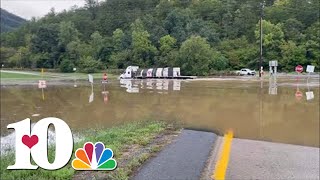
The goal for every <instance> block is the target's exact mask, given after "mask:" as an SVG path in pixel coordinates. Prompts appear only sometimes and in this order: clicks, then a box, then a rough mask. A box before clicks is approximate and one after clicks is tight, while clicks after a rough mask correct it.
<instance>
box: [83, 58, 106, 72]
mask: <svg viewBox="0 0 320 180" xmlns="http://www.w3.org/2000/svg"><path fill="white" fill-rule="evenodd" d="M79 68H80V71H81V72H85V73H94V72H97V70H98V69H99V68H101V63H100V62H99V61H97V60H95V59H93V58H92V57H91V56H86V57H81V58H80V63H79Z"/></svg>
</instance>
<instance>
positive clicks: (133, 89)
mask: <svg viewBox="0 0 320 180" xmlns="http://www.w3.org/2000/svg"><path fill="white" fill-rule="evenodd" d="M120 87H124V88H126V91H127V92H128V93H139V92H140V89H141V90H148V92H158V93H160V94H162V93H167V92H164V91H169V90H173V91H180V89H181V80H175V79H172V80H168V79H144V80H133V79H120Z"/></svg>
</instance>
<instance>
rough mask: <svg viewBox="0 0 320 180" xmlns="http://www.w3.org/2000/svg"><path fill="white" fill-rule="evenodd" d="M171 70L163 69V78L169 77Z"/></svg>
mask: <svg viewBox="0 0 320 180" xmlns="http://www.w3.org/2000/svg"><path fill="white" fill-rule="evenodd" d="M168 73H169V68H163V71H162V77H168Z"/></svg>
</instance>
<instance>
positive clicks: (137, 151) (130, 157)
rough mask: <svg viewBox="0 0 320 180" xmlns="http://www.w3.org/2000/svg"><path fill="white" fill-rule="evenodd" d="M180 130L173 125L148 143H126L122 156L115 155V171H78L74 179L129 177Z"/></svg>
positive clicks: (173, 138) (174, 137) (172, 139)
mask: <svg viewBox="0 0 320 180" xmlns="http://www.w3.org/2000/svg"><path fill="white" fill-rule="evenodd" d="M179 133H180V130H177V129H174V128H172V127H168V128H166V130H165V131H163V132H161V133H160V134H158V135H156V136H155V137H153V139H152V141H151V142H150V143H148V144H147V145H145V146H143V145H139V144H132V145H126V146H125V147H124V148H123V150H122V152H121V155H120V157H115V158H116V160H117V163H118V166H117V169H116V170H114V171H110V172H108V171H78V172H77V173H76V174H75V175H74V176H73V178H72V179H74V180H87V179H95V180H97V179H101V180H102V179H129V178H130V177H131V176H133V175H134V174H135V172H137V171H138V170H139V168H140V167H141V165H142V164H143V163H144V162H145V161H146V160H148V159H149V158H151V157H153V156H156V154H157V153H158V152H159V151H161V150H162V149H163V148H164V147H165V146H167V145H168V144H170V143H171V142H172V141H174V140H175V139H176V137H177V136H178V135H179Z"/></svg>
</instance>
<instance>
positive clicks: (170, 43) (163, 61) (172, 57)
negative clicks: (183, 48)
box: [156, 35, 178, 66]
mask: <svg viewBox="0 0 320 180" xmlns="http://www.w3.org/2000/svg"><path fill="white" fill-rule="evenodd" d="M159 43H160V48H159V51H160V54H159V57H157V60H156V64H157V65H158V66H173V65H175V63H176V59H177V56H178V52H177V51H176V49H175V48H176V43H177V40H176V39H175V38H174V37H171V36H170V35H166V36H163V37H162V38H160V40H159Z"/></svg>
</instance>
